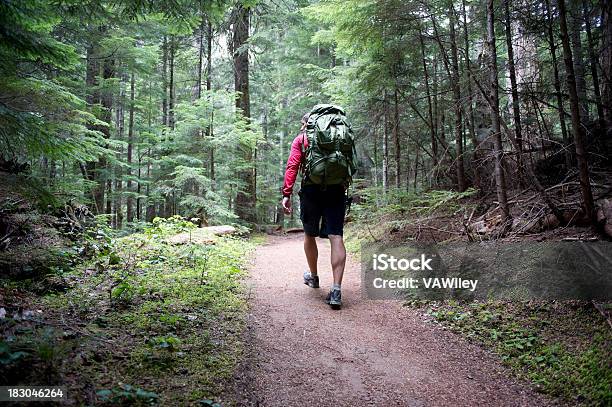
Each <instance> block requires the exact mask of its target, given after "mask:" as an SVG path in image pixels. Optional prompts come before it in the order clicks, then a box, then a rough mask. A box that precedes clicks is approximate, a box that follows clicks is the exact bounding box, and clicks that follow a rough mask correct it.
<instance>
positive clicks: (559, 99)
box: [545, 0, 572, 171]
mask: <svg viewBox="0 0 612 407" xmlns="http://www.w3.org/2000/svg"><path fill="white" fill-rule="evenodd" d="M545 4H546V19H547V20H548V30H547V31H548V48H549V49H550V56H551V58H552V65H553V74H554V84H555V93H556V95H557V105H558V106H559V124H560V126H561V137H562V138H563V147H564V149H565V167H566V170H567V171H569V169H570V168H571V167H572V155H571V153H570V150H569V147H570V140H569V137H568V135H567V125H566V124H565V109H564V108H563V95H562V94H561V80H560V79H559V64H558V63H557V51H556V50H557V46H556V44H555V38H554V35H553V18H552V14H551V11H550V0H546V1H545Z"/></svg>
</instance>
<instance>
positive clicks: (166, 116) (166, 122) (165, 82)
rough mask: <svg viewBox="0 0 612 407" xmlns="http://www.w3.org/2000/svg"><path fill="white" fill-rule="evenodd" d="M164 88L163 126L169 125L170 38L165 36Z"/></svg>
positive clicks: (162, 74) (162, 75)
mask: <svg viewBox="0 0 612 407" xmlns="http://www.w3.org/2000/svg"><path fill="white" fill-rule="evenodd" d="M161 77H162V87H163V88H164V91H163V96H162V124H163V125H164V126H167V125H168V38H167V37H166V36H165V35H164V42H163V44H162V72H161Z"/></svg>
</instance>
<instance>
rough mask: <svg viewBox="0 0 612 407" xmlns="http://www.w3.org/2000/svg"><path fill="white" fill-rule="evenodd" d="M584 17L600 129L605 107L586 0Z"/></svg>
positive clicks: (584, 1)
mask: <svg viewBox="0 0 612 407" xmlns="http://www.w3.org/2000/svg"><path fill="white" fill-rule="evenodd" d="M582 16H583V17H584V23H585V26H586V33H587V46H588V48H589V65H590V66H591V77H592V78H593V94H594V96H595V104H596V105H597V120H598V121H599V127H600V128H603V126H604V114H603V105H602V104H601V89H600V87H599V73H598V72H597V55H595V40H594V39H593V33H592V30H591V13H590V12H589V10H588V6H587V2H586V0H582Z"/></svg>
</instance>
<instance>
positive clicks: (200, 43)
mask: <svg viewBox="0 0 612 407" xmlns="http://www.w3.org/2000/svg"><path fill="white" fill-rule="evenodd" d="M205 26H206V18H205V17H204V16H202V17H201V20H200V35H199V38H198V83H196V99H201V98H202V69H203V68H204V28H205Z"/></svg>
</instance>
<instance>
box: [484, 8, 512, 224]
mask: <svg viewBox="0 0 612 407" xmlns="http://www.w3.org/2000/svg"><path fill="white" fill-rule="evenodd" d="M495 40H496V38H495V14H494V7H493V0H488V1H487V42H488V46H489V54H490V55H489V74H490V82H491V102H492V105H491V121H492V127H493V148H494V153H495V184H496V186H497V200H498V201H499V206H500V208H501V210H502V212H503V214H504V217H505V219H506V220H508V219H510V208H509V207H508V197H507V192H506V178H505V175H504V163H503V161H504V156H503V145H502V138H501V128H500V116H499V89H498V86H499V85H498V83H497V80H498V74H497V46H496V44H495Z"/></svg>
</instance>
